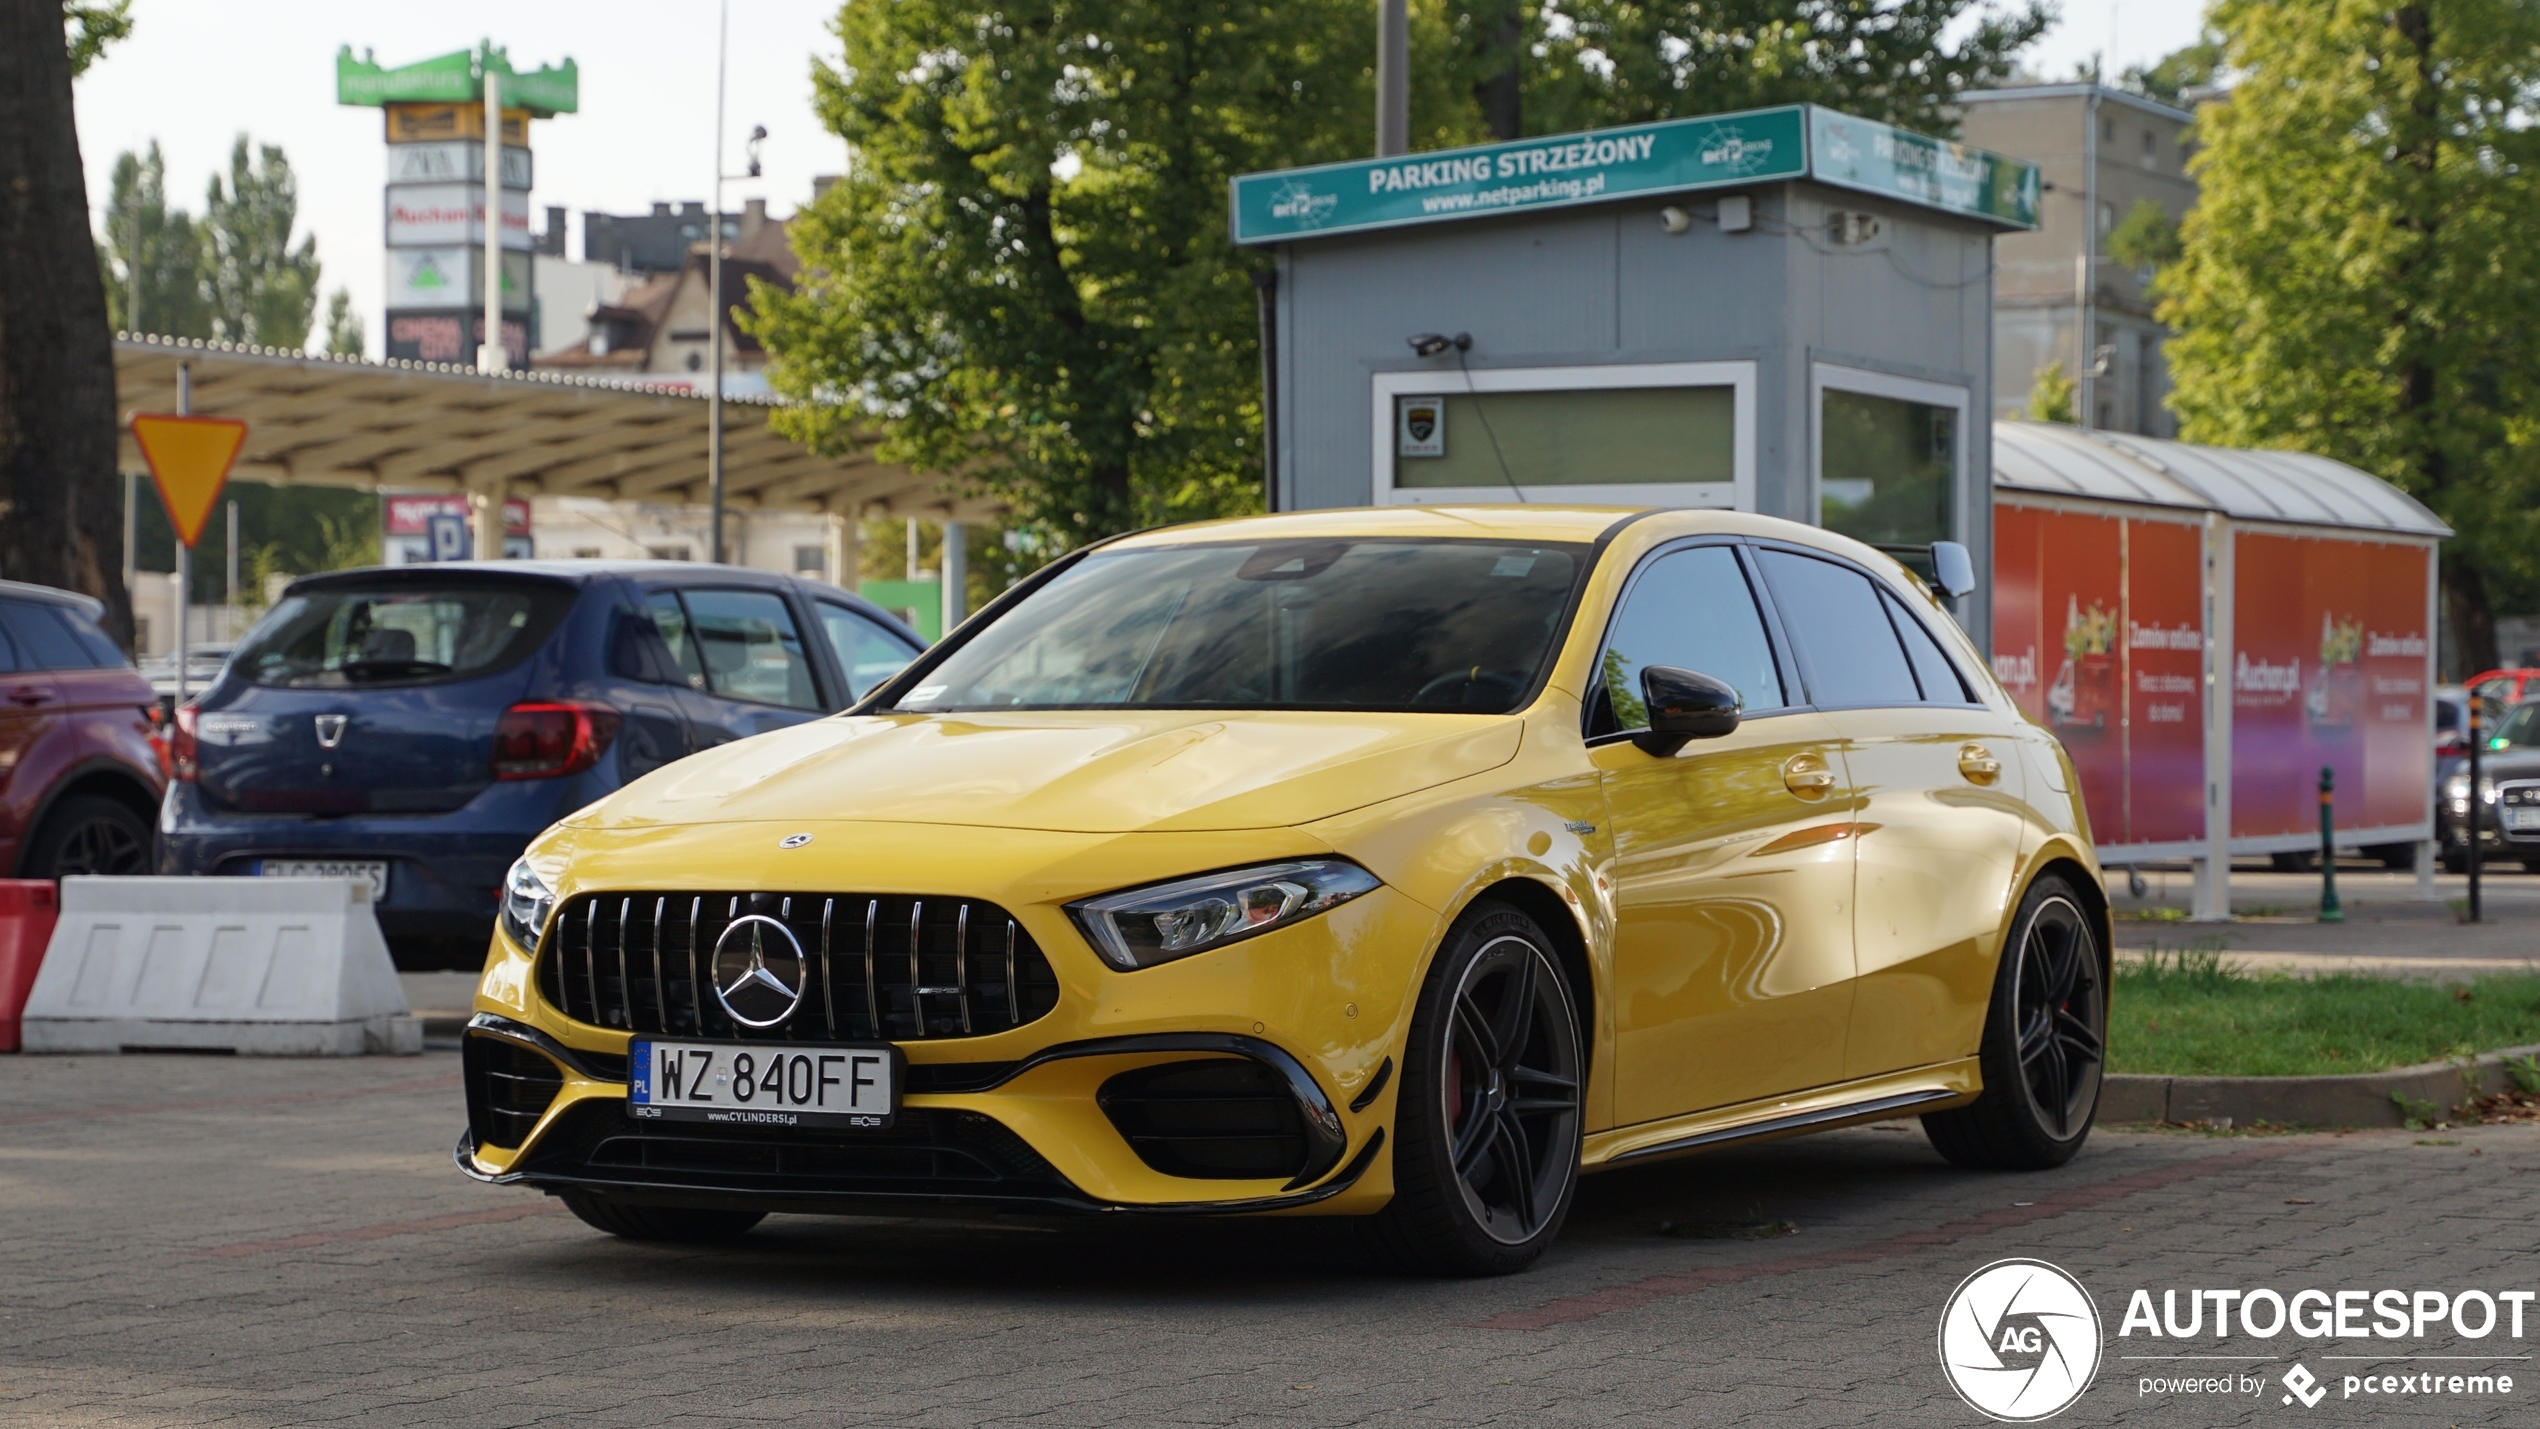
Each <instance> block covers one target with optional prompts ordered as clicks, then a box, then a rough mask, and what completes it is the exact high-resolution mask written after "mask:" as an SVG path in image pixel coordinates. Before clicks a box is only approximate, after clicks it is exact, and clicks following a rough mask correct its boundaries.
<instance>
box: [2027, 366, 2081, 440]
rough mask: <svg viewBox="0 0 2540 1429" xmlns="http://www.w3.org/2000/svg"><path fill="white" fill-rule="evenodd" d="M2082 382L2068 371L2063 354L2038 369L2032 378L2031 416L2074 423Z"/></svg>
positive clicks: (2030, 394)
mask: <svg viewBox="0 0 2540 1429" xmlns="http://www.w3.org/2000/svg"><path fill="white" fill-rule="evenodd" d="M2080 386H2081V384H2080V383H2078V382H2075V381H2074V380H2073V379H2072V378H2071V377H2069V376H2067V375H2066V374H2065V372H2064V363H2063V360H2062V359H2061V358H2058V359H2056V360H2055V361H2053V362H2050V363H2048V364H2046V365H2045V366H2044V367H2041V368H2039V369H2037V375H2036V376H2035V377H2033V378H2031V379H2030V380H2029V387H2028V419H2029V420H2030V421H2032V422H2062V423H2064V424H2065V425H2067V426H2069V425H2071V424H2072V421H2073V404H2074V402H2075V400H2076V398H2077V395H2078V391H2079V388H2080Z"/></svg>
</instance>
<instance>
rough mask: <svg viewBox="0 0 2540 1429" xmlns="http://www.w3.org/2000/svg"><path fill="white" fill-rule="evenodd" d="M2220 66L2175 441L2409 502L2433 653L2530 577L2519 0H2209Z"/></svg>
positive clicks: (2175, 349)
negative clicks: (2426, 533)
mask: <svg viewBox="0 0 2540 1429" xmlns="http://www.w3.org/2000/svg"><path fill="white" fill-rule="evenodd" d="M2212 22H2213V24H2214V26H2215V28H2217V29H2218V30H2220V31H2221V32H2222V33H2223V34H2224V35H2226V36H2228V37H2229V38H2228V43H2227V45H2226V47H2225V52H2224V60H2225V62H2226V63H2227V64H2228V66H2229V67H2230V69H2231V70H2232V71H2233V72H2234V73H2235V74H2236V75H2237V76H2238V77H2239V82H2238V83H2237V85H2236V86H2235V88H2234V89H2233V91H2232V95H2231V99H2230V102H2229V103H2226V104H2212V105H2207V106H2205V107H2204V108H2203V110H2202V111H2201V113H2200V114H2199V116H2198V120H2197V129H2198V137H2199V140H2200V143H2201V145H2202V150H2201V152H2200V154H2199V156H2198V158H2197V160H2196V170H2197V175H2198V178H2199V180H2200V181H2201V183H2202V187H2203V192H2202V196H2201V198H2200V199H2199V201H2198V203H2197V206H2196V207H2195V208H2194V209H2193V210H2191V211H2190V212H2189V214H2188V215H2187V219H2186V223H2185V225H2184V231H2183V233H2182V242H2183V245H2184V253H2183V256H2182V257H2181V258H2180V260H2179V262H2178V263H2177V264H2176V265H2175V266H2174V267H2173V268H2172V269H2171V270H2170V273H2169V275H2168V277H2167V278H2166V280H2165V282H2164V288H2165V291H2166V292H2167V294H2168V296H2167V297H2166V298H2165V300H2164V301H2163V303H2162V306H2161V316H2162V319H2163V320H2164V321H2166V322H2168V323H2169V324H2170V325H2171V326H2172V327H2173V328H2174V329H2176V330H2177V332H2178V337H2177V338H2176V339H2175V340H2174V341H2172V343H2171V344H2170V348H2169V360H2170V365H2171V368H2172V371H2173V373H2174V374H2175V379H2176V389H2175V392H2174V394H2173V396H2172V397H2171V400H2170V405H2171V408H2172V410H2174V411H2176V412H2177V413H2178V415H2179V418H2180V424H2181V428H2182V431H2183V434H2184V435H2185V436H2186V437H2187V438H2188V439H2189V440H2191V441H2201V442H2217V443H2227V444H2233V445H2243V446H2271V447H2291V448H2296V449H2300V450H2305V451H2312V452H2317V453H2319V454H2320V455H2323V456H2328V457H2333V458H2336V459H2338V460H2341V461H2345V462H2349V463H2352V464H2353V465H2356V466H2359V467H2362V468H2363V469H2364V470H2366V471H2370V472H2373V473H2374V474H2376V475H2378V476H2381V477H2383V478H2385V479H2387V480H2389V481H2391V482H2393V483H2395V484H2396V485H2398V486H2399V487H2400V488H2401V489H2402V490H2405V491H2407V492H2409V493H2410V494H2412V495H2414V496H2416V497H2417V498H2418V499H2419V500H2421V501H2424V502H2425V503H2426V504H2427V505H2429V506H2431V507H2432V508H2433V509H2434V510H2435V511H2436V512H2437V513H2439V514H2440V515H2441V516H2442V517H2443V518H2444V519H2445V520H2446V521H2448V522H2449V523H2450V524H2451V525H2452V527H2453V529H2454V530H2456V531H2457V532H2459V535H2458V536H2457V537H2455V538H2454V539H2453V540H2451V541H2450V542H2448V543H2446V544H2445V546H2444V550H2443V559H2442V594H2443V601H2444V609H2445V613H2446V615H2447V617H2448V625H2449V627H2450V630H2449V635H2450V639H2451V642H2452V644H2451V648H2450V650H2449V651H2447V660H2446V663H2447V665H2450V666H2451V667H2453V669H2454V670H2455V671H2456V672H2457V671H2458V669H2459V667H2460V666H2461V665H2463V664H2468V665H2471V666H2477V665H2480V664H2483V663H2484V662H2485V659H2486V657H2487V656H2488V655H2491V654H2492V653H2493V651H2494V648H2495V635H2494V619H2493V612H2494V609H2495V607H2496V604H2497V602H2498V601H2499V600H2500V599H2510V600H2512V601H2513V602H2515V603H2516V604H2522V603H2524V602H2528V601H2530V600H2531V599H2532V598H2533V596H2534V594H2535V593H2540V579H2536V578H2535V577H2540V570H2535V560H2534V552H2535V551H2540V539H2535V538H2540V461H2535V448H2540V430H2536V429H2535V427H2534V425H2533V423H2532V420H2531V417H2530V413H2532V412H2533V411H2535V410H2540V381H2535V378H2540V250H2535V248H2534V246H2533V245H2532V244H2531V243H2530V242H2529V241H2528V239H2527V237H2526V236H2525V233H2524V229H2525V228H2526V226H2527V224H2528V220H2529V215H2530V214H2532V213H2533V212H2535V211H2540V130H2535V129H2533V128H2532V127H2530V126H2529V125H2528V124H2527V122H2526V119H2525V116H2526V114H2527V111H2528V104H2529V100H2530V97H2531V95H2532V94H2533V93H2534V92H2535V91H2536V90H2540V9H2535V8H2534V7H2532V6H2530V5H2527V4H2522V3H2518V0H2412V3H2402V4H2399V5H2396V6H2392V5H2388V4H2384V3H2382V0H2302V3H2291V0H2223V3H2222V4H2220V5H2218V6H2217V7H2216V8H2215V10H2214V11H2213V14H2212Z"/></svg>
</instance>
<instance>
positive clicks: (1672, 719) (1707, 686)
mask: <svg viewBox="0 0 2540 1429" xmlns="http://www.w3.org/2000/svg"><path fill="white" fill-rule="evenodd" d="M1640 693H1641V699H1642V701H1643V702H1644V703H1646V704H1647V705H1648V706H1649V728H1648V729H1646V730H1643V731H1642V732H1640V733H1639V734H1636V735H1633V736H1632V743H1634V744H1636V745H1639V746H1640V747H1641V749H1642V750H1643V751H1645V752H1647V753H1650V754H1654V755H1656V756H1658V757H1659V758H1661V759H1666V758H1669V757H1671V756H1673V755H1674V754H1675V752H1676V751H1677V750H1679V749H1682V748H1684V747H1685V744H1686V742H1687V741H1689V740H1696V739H1718V738H1719V737H1720V736H1721V735H1724V734H1728V733H1731V732H1732V731H1734V730H1735V729H1736V728H1737V718H1738V708H1739V703H1740V702H1739V700H1738V697H1737V691H1735V690H1733V689H1731V688H1729V687H1728V686H1727V685H1726V684H1724V683H1722V682H1720V681H1718V680H1715V679H1712V678H1711V677H1710V676H1708V675H1699V674H1696V673H1694V672H1693V671H1691V670H1680V669H1677V668H1676V667H1675V666H1673V665H1652V666H1650V667H1648V668H1647V669H1645V670H1643V671H1641V672H1640Z"/></svg>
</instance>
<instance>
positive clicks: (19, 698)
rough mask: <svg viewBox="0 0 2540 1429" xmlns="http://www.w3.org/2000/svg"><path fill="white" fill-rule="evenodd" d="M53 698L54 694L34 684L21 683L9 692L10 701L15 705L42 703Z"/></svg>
mask: <svg viewBox="0 0 2540 1429" xmlns="http://www.w3.org/2000/svg"><path fill="white" fill-rule="evenodd" d="M51 698H52V696H50V695H48V694H46V693H44V692H43V691H42V690H39V689H37V688H35V687H34V686H32V685H20V686H18V687H17V688H16V689H14V690H11V691H10V692H9V703H11V704H13V705H40V704H43V703H45V702H47V701H48V700H50V699H51Z"/></svg>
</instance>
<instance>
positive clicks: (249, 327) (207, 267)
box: [203, 134, 318, 347]
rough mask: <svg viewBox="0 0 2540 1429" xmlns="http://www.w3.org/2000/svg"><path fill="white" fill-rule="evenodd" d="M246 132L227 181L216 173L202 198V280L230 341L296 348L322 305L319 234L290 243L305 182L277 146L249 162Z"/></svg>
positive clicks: (232, 154) (215, 317) (215, 321)
mask: <svg viewBox="0 0 2540 1429" xmlns="http://www.w3.org/2000/svg"><path fill="white" fill-rule="evenodd" d="M247 158H248V156H247V136H246V135H244V134H241V135H239V136H238V142H237V144H236V145H235V146H234V147H233V148H231V150H230V151H229V187H228V188H227V189H226V190H224V189H223V188H222V187H221V181H220V178H219V176H218V175H214V176H213V178H212V186H211V191H210V192H209V193H208V194H206V195H205V196H204V199H203V235H204V239H205V242H204V252H203V261H204V281H205V285H206V286H207V287H208V288H209V289H210V292H211V299H212V325H213V327H214V328H215V329H217V330H218V332H219V334H220V336H222V337H224V338H227V339H228V340H229V341H231V342H251V343H260V344H262V345H264V346H267V347H299V346H302V345H303V344H305V343H307V342H308V340H309V319H310V316H311V315H312V314H313V313H314V312H315V311H316V309H317V285H318V261H317V236H316V235H315V234H311V235H309V236H307V237H305V238H302V239H301V240H300V246H299V247H297V248H294V247H292V246H291V229H292V226H293V225H294V224H295V223H296V222H297V221H298V219H299V213H300V185H299V181H298V180H297V179H295V178H293V177H292V174H291V161H290V160H289V159H286V158H284V157H283V156H282V149H281V147H280V146H279V145H275V144H265V145H261V146H259V148H258V152H257V156H256V160H257V161H256V163H255V164H253V165H252V166H251V165H250V164H249V163H248V161H247Z"/></svg>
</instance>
